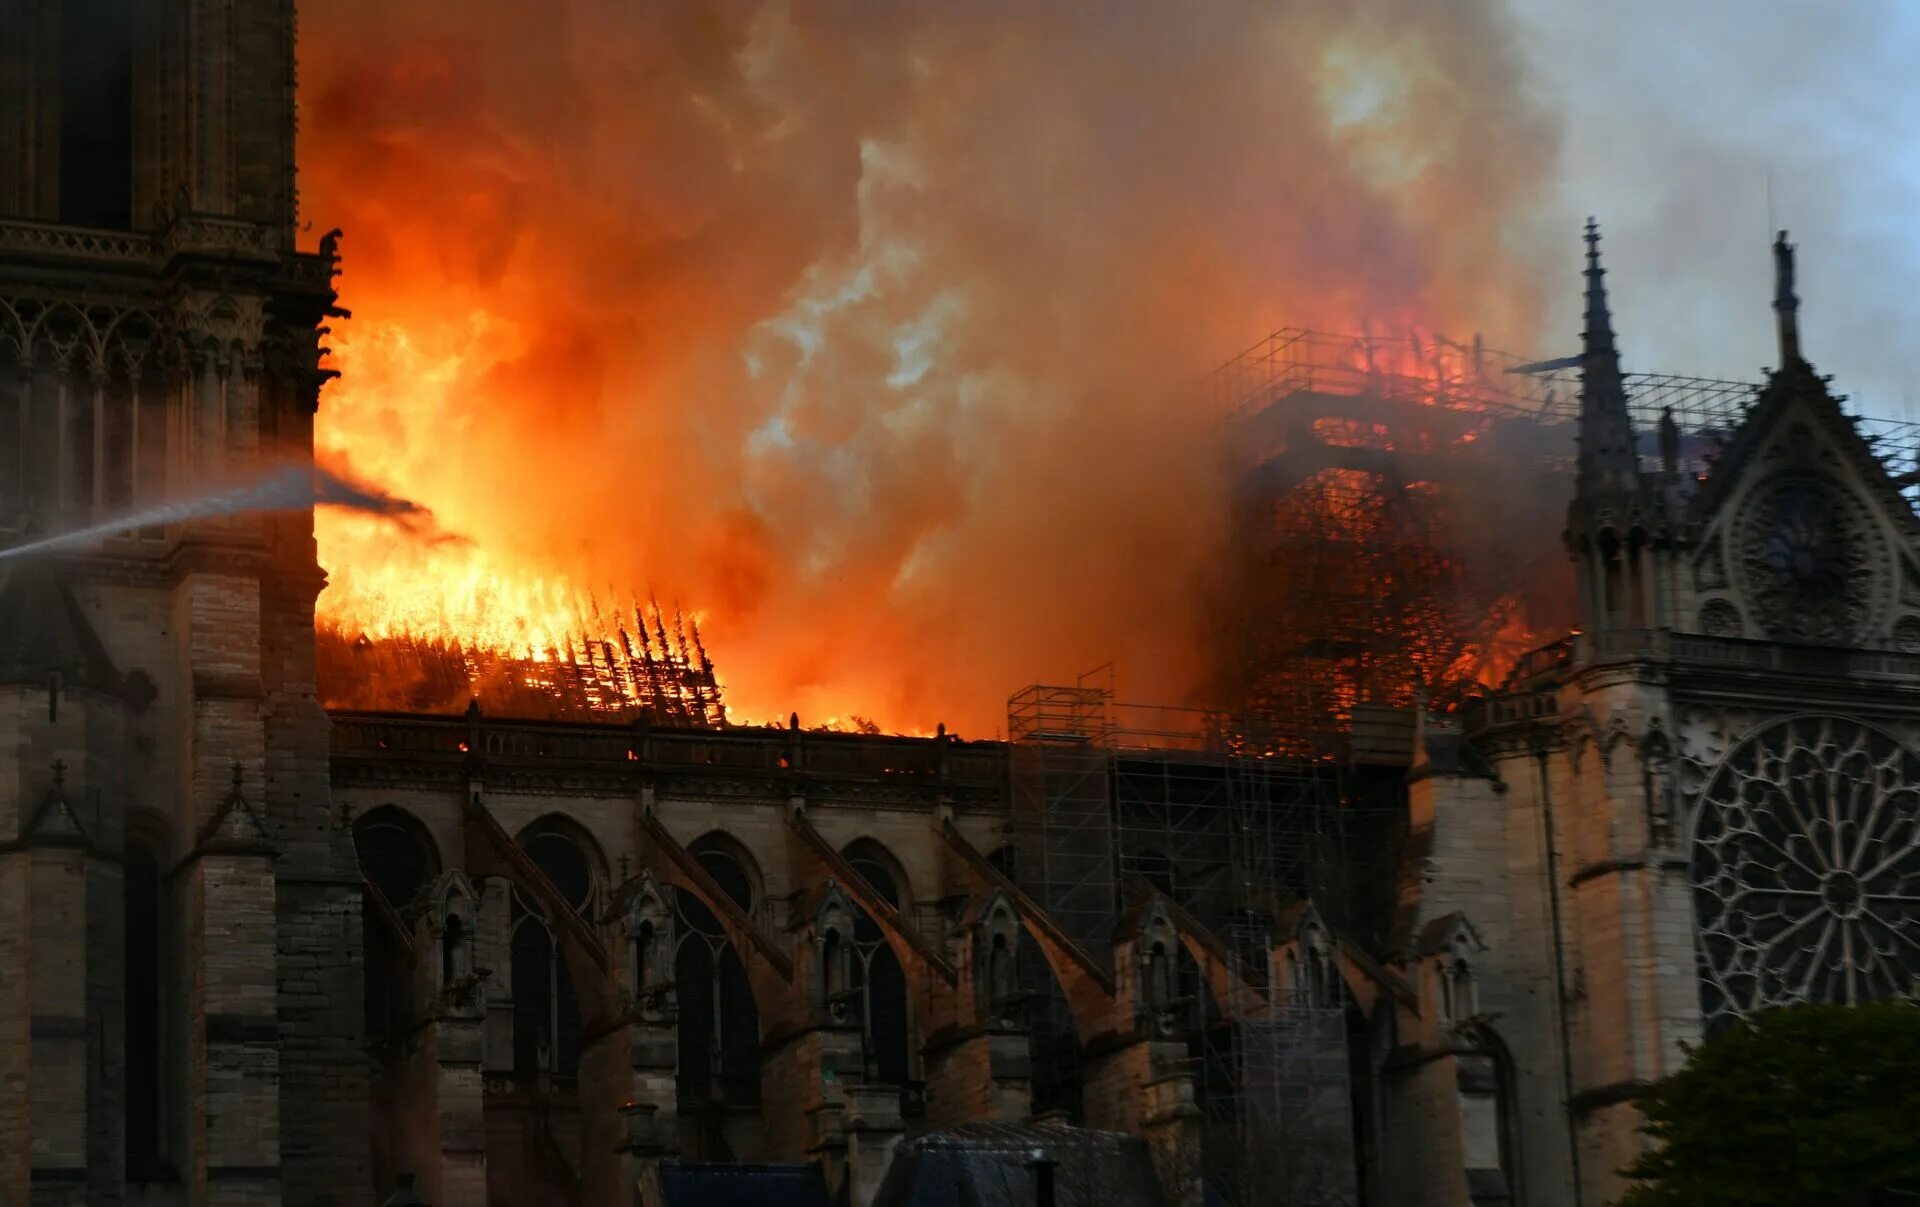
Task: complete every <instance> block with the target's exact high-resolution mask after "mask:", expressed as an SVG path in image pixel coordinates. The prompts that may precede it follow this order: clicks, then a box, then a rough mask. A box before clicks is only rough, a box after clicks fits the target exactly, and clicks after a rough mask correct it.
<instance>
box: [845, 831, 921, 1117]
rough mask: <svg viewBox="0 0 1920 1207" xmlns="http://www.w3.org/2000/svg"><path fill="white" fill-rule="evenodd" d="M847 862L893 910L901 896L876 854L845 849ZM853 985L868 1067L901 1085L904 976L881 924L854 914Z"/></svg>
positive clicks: (907, 1043)
mask: <svg viewBox="0 0 1920 1207" xmlns="http://www.w3.org/2000/svg"><path fill="white" fill-rule="evenodd" d="M847 856H848V858H847V862H848V863H850V864H852V865H853V870H854V871H856V872H858V873H860V878H861V879H862V880H864V881H866V882H867V886H868V887H869V888H871V889H873V891H874V892H876V893H878V894H879V895H880V897H881V899H882V900H884V901H885V902H886V903H887V904H888V905H891V906H893V907H894V908H895V909H896V910H897V909H899V908H900V907H901V904H902V898H903V894H902V892H901V890H900V884H899V882H898V880H897V879H896V878H895V876H894V873H893V870H892V868H891V867H890V866H889V863H888V862H887V861H886V860H885V858H884V856H883V855H882V854H881V853H880V852H879V851H876V850H872V849H863V847H862V844H857V843H856V844H855V845H854V846H852V847H850V848H848V851H847ZM851 972H852V981H853V983H852V985H851V986H850V988H851V989H852V991H853V996H854V1000H855V1002H856V1004H857V1007H858V1009H859V1012H860V1030H861V1040H862V1043H863V1044H864V1045H865V1049H866V1054H867V1065H868V1068H869V1069H870V1070H871V1072H872V1074H873V1076H874V1077H876V1078H877V1079H878V1081H879V1082H880V1083H882V1084H884V1085H905V1084H906V1083H907V1081H908V1080H909V1075H910V1073H911V1069H910V1067H909V1066H910V1059H909V1049H910V1048H911V1046H912V1044H911V1039H910V1037H909V1035H908V1032H907V976H906V972H905V970H904V969H902V968H901V967H900V958H899V957H898V956H896V955H894V954H893V948H892V947H891V946H890V945H889V944H888V943H887V940H886V935H885V934H884V933H883V932H882V931H881V929H880V924H879V923H877V922H875V921H874V920H873V919H872V918H871V917H869V916H868V915H867V912H866V911H865V910H858V911H857V912H856V914H855V916H854V920H853V967H852V970H851Z"/></svg>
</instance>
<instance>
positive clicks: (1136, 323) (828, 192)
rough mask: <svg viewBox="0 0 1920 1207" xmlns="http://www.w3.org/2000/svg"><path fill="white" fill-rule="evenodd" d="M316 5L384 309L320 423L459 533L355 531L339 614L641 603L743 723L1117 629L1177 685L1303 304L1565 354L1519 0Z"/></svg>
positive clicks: (1348, 319) (985, 706)
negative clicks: (1546, 286) (1213, 411)
mask: <svg viewBox="0 0 1920 1207" xmlns="http://www.w3.org/2000/svg"><path fill="white" fill-rule="evenodd" d="M303 15H304V21H303V29H302V36H303V50H302V62H301V102H302V130H301V136H302V141H301V167H302V177H301V180H302V195H303V204H304V210H305V213H306V214H307V215H308V216H309V217H311V218H312V220H313V221H314V222H315V223H317V224H321V225H325V226H333V225H339V226H341V227H344V228H345V230H346V238H345V240H344V241H343V244H342V249H343V252H344V254H345V262H344V268H345V273H344V275H343V277H342V278H341V286H342V291H343V295H344V296H343V301H344V303H345V304H346V305H348V306H350V307H351V308H352V309H353V311H354V318H353V320H352V321H351V322H350V323H345V324H342V325H341V327H342V329H341V330H339V331H337V332H336V334H335V336H334V337H333V344H334V347H335V349H336V357H335V365H336V367H338V368H340V369H341V370H343V371H344V374H345V376H344V378H343V379H342V380H341V381H339V382H338V383H336V384H335V385H332V386H330V387H329V388H328V390H327V392H326V395H325V396H324V398H323V400H322V411H321V437H320V438H321V441H322V443H323V445H324V446H325V447H326V448H328V449H331V450H335V451H336V452H339V451H344V452H348V453H350V454H351V455H352V457H353V461H354V464H355V465H356V466H357V467H358V468H359V469H360V470H361V471H362V472H364V473H365V474H366V475H368V476H369V477H371V478H373V479H374V480H377V481H380V482H383V483H387V484H389V485H390V486H391V487H392V488H393V489H395V490H398V491H401V492H404V493H406V494H408V495H409V496H412V497H418V498H420V499H422V500H423V501H424V502H425V503H427V504H428V505H430V506H431V507H432V508H433V509H434V512H435V514H436V515H437V516H439V517H440V518H441V519H442V520H443V521H444V522H445V523H447V524H448V525H449V526H450V527H451V528H452V529H454V530H456V531H459V532H461V533H463V534H465V535H467V536H469V537H470V538H472V543H471V544H467V545H460V546H447V545H439V546H431V545H416V546H411V547H403V548H395V547H394V545H395V543H394V542H393V541H391V540H389V539H387V538H386V537H385V535H384V534H381V533H379V532H377V531H375V530H373V529H372V528H369V527H367V526H365V525H364V524H363V522H362V521H359V520H357V519H355V518H354V517H352V516H338V517H336V516H323V517H322V518H321V521H320V537H321V553H322V560H323V562H325V564H326V565H327V568H328V570H329V572H330V574H331V576H332V580H333V583H334V585H333V586H332V587H330V588H329V590H328V593H327V595H326V596H325V597H323V599H322V601H321V609H322V612H323V613H324V614H326V615H328V616H331V617H333V618H335V619H336V620H338V621H340V622H341V623H343V624H357V625H366V626H371V627H374V628H378V627H379V626H380V625H381V624H383V623H390V622H391V621H392V619H393V618H394V617H396V616H399V617H401V618H403V619H405V620H406V621H407V623H410V624H415V625H425V626H428V627H431V626H433V625H436V624H437V625H441V626H443V627H454V628H457V627H459V626H460V625H461V624H462V623H464V620H463V618H465V617H470V616H472V615H474V614H476V613H478V612H482V611H485V610H487V609H489V608H492V609H493V610H498V608H499V606H500V605H499V604H498V602H497V599H498V597H500V596H506V595H511V594H512V591H511V590H510V588H509V585H508V584H510V583H513V582H522V583H524V582H527V581H537V582H538V583H539V584H542V586H540V587H539V588H538V590H536V591H535V592H534V594H535V595H537V596H538V597H539V598H540V599H542V600H549V599H557V598H559V597H560V596H561V595H564V594H566V593H567V592H575V593H578V592H593V593H596V594H600V593H608V594H611V595H613V596H619V595H621V594H623V593H628V594H637V595H642V596H644V595H645V594H646V593H647V592H649V591H651V592H653V593H657V594H658V595H659V596H660V597H662V598H670V599H677V600H680V601H682V602H683V603H684V604H685V605H686V606H687V607H689V608H691V609H694V610H696V611H697V612H698V613H699V614H700V615H701V618H702V629H703V631H704V632H705V635H706V638H707V642H708V645H709V647H710V648H711V649H712V650H713V652H714V656H715V660H716V662H717V663H718V665H719V668H720V672H721V675H722V677H723V679H724V680H725V681H726V683H727V687H728V691H729V699H730V701H731V702H732V704H733V706H734V708H735V710H736V712H737V713H744V714H746V715H747V716H750V717H769V716H784V715H785V714H786V712H787V711H788V710H789V709H798V710H799V711H800V713H801V715H802V717H803V719H805V720H807V721H809V722H812V721H815V720H821V719H825V718H826V717H827V716H829V715H839V716H842V717H845V716H848V715H850V714H852V713H861V714H864V715H868V716H874V717H876V718H878V719H879V720H880V721H882V722H883V723H884V724H887V725H889V726H890V727H899V728H909V729H925V728H931V727H932V725H933V723H934V722H935V721H937V720H945V721H947V722H948V723H949V724H950V725H957V726H958V727H959V728H960V729H961V730H962V731H964V732H966V733H968V734H970V735H975V736H983V735H985V734H986V733H989V732H991V731H993V730H994V729H995V728H997V726H998V725H999V723H1000V718H1001V717H1002V716H1003V704H1004V701H1005V698H1006V696H1007V694H1008V693H1009V692H1010V691H1011V690H1013V689H1015V688H1017V687H1019V686H1021V685H1023V684H1025V683H1027V682H1031V681H1033V680H1036V679H1040V680H1049V681H1058V680H1060V679H1061V678H1063V677H1071V676H1072V675H1074V674H1075V673H1077V672H1081V671H1084V670H1087V669H1088V668H1090V667H1093V666H1095V665H1097V664H1101V663H1105V662H1107V661H1109V660H1114V661H1115V662H1117V664H1118V666H1119V668H1120V672H1121V686H1122V688H1123V689H1124V690H1125V691H1126V692H1127V694H1129V695H1133V696H1138V697H1157V698H1160V699H1179V698H1181V697H1182V696H1183V695H1184V694H1185V693H1187V692H1188V691H1189V690H1190V688H1191V687H1192V685H1193V682H1194V676H1195V672H1196V669H1197V668H1196V660H1195V657H1194V649H1193V647H1194V643H1195V641H1196V639H1197V636H1198V635H1197V633H1196V629H1197V627H1198V620H1197V616H1196V607H1195V598H1194V597H1195V591H1194V587H1195V584H1196V582H1198V581H1199V580H1200V579H1201V578H1202V577H1203V573H1202V572H1203V571H1204V569H1205V567H1206V566H1207V564H1208V563H1209V561H1210V560H1211V559H1212V558H1213V557H1214V556H1215V555H1216V552H1217V542H1218V541H1219V539H1220V536H1221V531H1222V528H1223V527H1224V490H1223V486H1222V484H1221V482H1220V481H1219V480H1218V473H1219V470H1218V466H1219V465H1220V459H1219V457H1218V455H1217V449H1216V447H1215V442H1216V441H1217V440H1218V438H1219V430H1218V428H1217V426H1215V424H1214V423H1213V422H1212V418H1211V416H1209V415H1208V413H1207V411H1206V407H1205V405H1204V396H1203V391H1202V388H1201V385H1200V377H1201V375H1202V374H1203V373H1204V372H1205V371H1206V370H1207V369H1208V368H1210V367H1211V366H1213V365H1215V364H1218V363H1219V362H1221V361H1223V360H1225V359H1226V358H1227V357H1228V356H1231V355H1232V354H1234V353H1235V352H1237V351H1238V350H1240V349H1241V348H1243V347H1245V346H1247V345H1249V344H1251V343H1252V342H1253V341H1254V340H1255V339H1257V338H1259V337H1260V336H1262V335H1264V334H1265V333H1266V332H1268V331H1269V330H1272V329H1274V328H1276V327H1280V326H1283V325H1287V324H1310V325H1314V326H1318V327H1322V328H1327V329H1332V330H1357V329H1360V328H1362V327H1363V326H1371V327H1372V328H1374V329H1376V330H1380V329H1393V328H1395V327H1400V326H1404V327H1409V328H1415V327H1418V328H1428V329H1431V328H1438V329H1440V330H1445V331H1450V332H1455V333H1461V334H1464V333H1470V332H1472V331H1475V330H1480V331H1484V332H1485V333H1486V335H1487V337H1488V340H1489V341H1490V342H1492V343H1495V344H1496V345H1504V346H1511V347H1520V348H1527V347H1531V346H1534V345H1535V343H1536V339H1535V337H1536V335H1537V333H1536V331H1535V330H1534V327H1533V323H1534V316H1535V315H1536V314H1537V313H1538V312H1539V307H1540V302H1541V299H1540V298H1539V297H1537V296H1535V295H1534V294H1533V293H1532V292H1531V291H1530V290H1529V288H1528V286H1529V285H1530V283H1531V282H1533V281H1536V280H1539V279H1541V276H1540V275H1539V274H1537V273H1535V272H1534V271H1532V268H1533V263H1534V259H1535V257H1534V255H1533V249H1532V248H1531V247H1529V246H1526V245H1519V244H1516V243H1515V241H1514V239H1515V236H1514V234H1513V232H1515V231H1519V230H1531V229H1534V227H1533V226H1532V225H1531V224H1530V223H1529V221H1527V219H1528V218H1529V215H1530V211H1531V207H1532V206H1533V205H1534V204H1535V202H1536V200H1537V198H1538V196H1539V194H1540V192H1541V189H1542V186H1543V183H1544V182H1545V179H1546V176H1547V173H1548V170H1549V169H1550V167H1551V163H1552V158H1553V150H1554V130H1553V126H1552V123H1551V122H1550V121H1549V120H1547V119H1544V118H1542V117H1540V116H1539V115H1538V114H1537V112H1536V110H1535V109H1534V108H1533V107H1532V106H1531V105H1530V104H1529V96H1528V88H1527V84H1526V81H1525V79H1524V78H1523V73H1522V70H1521V67H1520V64H1519V61H1518V59H1517V56H1516V53H1515V51H1514V48H1513V46H1512V45H1511V43H1510V40H1509V37H1508V34H1507V32H1506V29H1505V28H1504V25H1503V22H1502V20H1501V19H1500V11H1499V6H1498V5H1497V4H1495V3H1493V2H1492V0H1462V2H1460V3H1452V4H1445V5H1436V4H1432V3H1427V2H1424V0H1370V2H1364V3H1359V4H1353V5H1328V4H1323V3H1308V2H1304V0H1302V2H1297V3H1283V4H1275V3H1260V4H1253V3H1246V4H1241V3H1227V2H1220V3H1209V4H1204V5H1158V4H1145V3H1141V4H1132V3H1125V4H1101V5H1096V4H1083V5H1067V4H1058V5H1055V4H1045V5H1019V6H1014V5H1002V4H993V3H987V4H886V3H864V4H862V3H844V4H831V3H819V4H791V5H789V4H781V3H762V4H751V3H742V4H726V3H702V2H696V0H687V2H684V3H671V4H664V3H663V4H628V3H619V2H616V0H570V2H557V3H553V4H547V5H527V4H523V3H518V2H514V0H477V2H475V3H469V4H461V5H449V4H444V3H433V2H429V0H377V2H376V0H330V2H329V3H327V4H325V5H313V6H309V7H308V9H307V11H306V12H305V13H304V14H303ZM1563 242H1564V241H1563ZM1551 251H1552V253H1553V254H1554V255H1556V256H1557V257H1558V260H1559V261H1566V260H1568V258H1569V253H1568V251H1567V248H1566V247H1565V246H1562V245H1560V244H1556V245H1555V246H1554V247H1553V248H1552V249H1551ZM1567 275H1568V274H1565V273H1563V274H1559V275H1558V276H1556V277H1552V278H1548V279H1556V280H1557V279H1561V278H1562V277H1566V276H1567ZM556 584H565V586H564V587H561V586H556ZM433 591H441V592H442V595H443V598H441V599H440V600H438V601H437V602H423V601H421V600H420V599H418V598H413V599H404V598H402V596H406V595H408V594H409V593H411V594H412V595H414V596H417V595H419V593H421V592H429V593H430V592H433ZM456 596H457V597H458V599H459V600H460V601H462V602H460V603H458V604H457V605H456V604H449V603H448V602H447V598H449V597H456ZM490 600H492V601H495V602H493V603H489V602H488V601H490ZM463 608H464V609H465V610H464V611H463V610H462V609H463Z"/></svg>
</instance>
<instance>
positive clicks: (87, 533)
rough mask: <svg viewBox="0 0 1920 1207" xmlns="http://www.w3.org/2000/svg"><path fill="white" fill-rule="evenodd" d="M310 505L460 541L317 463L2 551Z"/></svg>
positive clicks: (18, 553)
mask: <svg viewBox="0 0 1920 1207" xmlns="http://www.w3.org/2000/svg"><path fill="white" fill-rule="evenodd" d="M308 507H343V508H346V509H348V510H350V511H359V512H364V513H366V514H369V515H375V516H381V517H384V518H386V519H390V520H392V521H394V523H396V524H398V525H399V526H400V527H401V528H403V529H406V530H407V531H409V532H411V533H413V534H414V535H416V536H422V537H425V538H427V539H430V540H434V541H444V540H457V539H459V538H457V537H454V536H451V535H450V534H448V533H445V532H442V531H440V530H439V529H438V528H437V527H436V526H435V525H434V523H433V513H432V512H431V511H429V510H428V509H427V508H425V507H423V506H421V505H420V504H418V503H415V502H414V501H413V500H411V499H402V498H399V497H397V496H394V495H390V494H387V493H386V492H385V491H382V490H380V489H379V488H377V487H374V486H369V485H366V484H364V483H357V482H353V481H351V480H349V479H347V478H345V477H342V476H340V475H339V474H335V473H332V472H330V471H328V470H325V469H322V468H320V467H319V466H317V465H289V466H285V467H283V468H281V469H277V470H274V471H272V472H270V473H268V474H266V475H265V476H263V477H260V478H257V479H255V480H253V481H251V482H247V483H243V484H242V485H239V486H232V487H227V488H224V489H220V490H214V491H209V492H207V493H205V494H200V495H195V496H193V497H192V498H188V499H182V500H179V501H177V502H171V503H157V504H155V505H153V506H151V507H145V508H142V509H140V510H138V511H133V512H129V513H127V514H125V515H122V516H118V517H116V518H114V519H111V520H105V521H103V522H101V523H98V524H94V525H91V526H89V527H86V528H80V529H76V530H74V531H72V532H63V533H60V534H58V535H55V536H49V537H42V538H41V539H39V540H34V541H29V542H27V543H26V544H24V545H15V546H13V547H12V548H10V549H0V562H4V561H6V560H7V559H9V558H15V557H24V556H26V555H28V554H33V553H50V552H53V551H55V550H59V549H68V548H73V547H75V546H79V545H87V544H91V543H92V542H94V541H97V540H99V539H101V538H102V537H109V536H116V535H119V534H121V533H126V532H133V531H135V530H138V529H141V528H152V527H156V526H159V525H164V524H183V523H186V522H187V521H189V520H204V519H211V518H214V517H216V516H228V515H244V514H247V513H251V512H270V511H298V510H302V509H304V508H308Z"/></svg>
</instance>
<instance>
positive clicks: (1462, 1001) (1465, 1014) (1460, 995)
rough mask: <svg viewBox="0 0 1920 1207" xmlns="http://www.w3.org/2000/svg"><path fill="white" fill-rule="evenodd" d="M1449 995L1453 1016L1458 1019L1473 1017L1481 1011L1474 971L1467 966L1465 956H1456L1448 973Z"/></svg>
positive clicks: (1450, 1009)
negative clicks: (1475, 987)
mask: <svg viewBox="0 0 1920 1207" xmlns="http://www.w3.org/2000/svg"><path fill="white" fill-rule="evenodd" d="M1447 997H1448V999H1449V1001H1450V1003H1451V1004H1450V1005H1449V1007H1448V1009H1449V1011H1450V1013H1451V1016H1452V1017H1454V1018H1457V1019H1467V1018H1472V1017H1473V1016H1474V1015H1475V1014H1478V1013H1479V1012H1480V1003H1479V1002H1478V1001H1477V1000H1476V998H1475V993H1474V984H1473V971H1472V970H1471V969H1470V968H1468V967H1467V961H1466V959H1465V958H1464V957H1455V959H1454V961H1453V967H1452V968H1451V969H1450V970H1448V974H1447Z"/></svg>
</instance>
